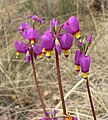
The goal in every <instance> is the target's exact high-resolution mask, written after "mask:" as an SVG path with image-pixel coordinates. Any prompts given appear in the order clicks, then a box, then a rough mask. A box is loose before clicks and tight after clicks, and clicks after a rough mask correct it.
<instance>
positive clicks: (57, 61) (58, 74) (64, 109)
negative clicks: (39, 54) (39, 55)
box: [55, 48, 66, 115]
mask: <svg viewBox="0 0 108 120" xmlns="http://www.w3.org/2000/svg"><path fill="white" fill-rule="evenodd" d="M55 56H56V69H57V79H58V84H59V90H60V96H61V101H62V107H63V113H64V115H66V107H65V101H64V95H63V89H62V82H61V76H60V66H59V56H58V53H57V50H56V48H55Z"/></svg>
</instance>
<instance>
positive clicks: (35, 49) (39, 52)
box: [33, 44, 42, 55]
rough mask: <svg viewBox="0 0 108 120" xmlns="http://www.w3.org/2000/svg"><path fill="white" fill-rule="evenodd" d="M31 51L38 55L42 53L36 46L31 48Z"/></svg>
mask: <svg viewBox="0 0 108 120" xmlns="http://www.w3.org/2000/svg"><path fill="white" fill-rule="evenodd" d="M33 51H34V52H35V53H36V54H37V55H39V54H41V53H42V48H40V47H38V46H37V45H36V44H35V45H34V46H33Z"/></svg>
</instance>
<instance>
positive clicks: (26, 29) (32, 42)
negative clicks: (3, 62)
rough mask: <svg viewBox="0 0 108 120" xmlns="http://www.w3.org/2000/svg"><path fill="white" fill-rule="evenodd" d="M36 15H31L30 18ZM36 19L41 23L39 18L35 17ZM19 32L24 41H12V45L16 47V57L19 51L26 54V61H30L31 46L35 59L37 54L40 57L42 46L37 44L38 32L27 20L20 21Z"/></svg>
mask: <svg viewBox="0 0 108 120" xmlns="http://www.w3.org/2000/svg"><path fill="white" fill-rule="evenodd" d="M35 17H36V16H32V19H34V18H35ZM36 21H38V22H40V23H42V19H41V18H37V19H36ZM18 31H19V33H20V34H21V35H22V37H23V38H24V40H25V41H27V43H24V42H19V41H18V40H15V41H14V47H15V48H16V51H17V52H16V58H18V57H19V55H20V53H24V54H25V55H26V62H30V60H31V56H30V52H31V48H33V49H32V52H33V55H34V58H35V59H36V57H37V56H39V58H42V57H43V55H42V46H41V45H40V46H39V45H38V39H39V32H38V31H37V30H35V29H33V28H32V27H30V25H29V24H28V23H27V22H22V23H21V25H20V27H19V28H18Z"/></svg>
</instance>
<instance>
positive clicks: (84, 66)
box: [80, 55, 90, 73]
mask: <svg viewBox="0 0 108 120" xmlns="http://www.w3.org/2000/svg"><path fill="white" fill-rule="evenodd" d="M80 66H81V71H82V72H83V73H85V72H88V71H89V68H90V57H89V56H85V55H81V57H80Z"/></svg>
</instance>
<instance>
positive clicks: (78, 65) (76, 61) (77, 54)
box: [74, 50, 82, 72]
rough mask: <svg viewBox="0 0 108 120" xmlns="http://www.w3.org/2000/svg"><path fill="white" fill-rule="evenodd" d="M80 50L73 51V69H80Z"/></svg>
mask: <svg viewBox="0 0 108 120" xmlns="http://www.w3.org/2000/svg"><path fill="white" fill-rule="evenodd" d="M81 54H82V52H81V51H80V50H76V51H75V58H74V63H75V67H76V68H75V69H76V71H77V72H79V71H80V57H81Z"/></svg>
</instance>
